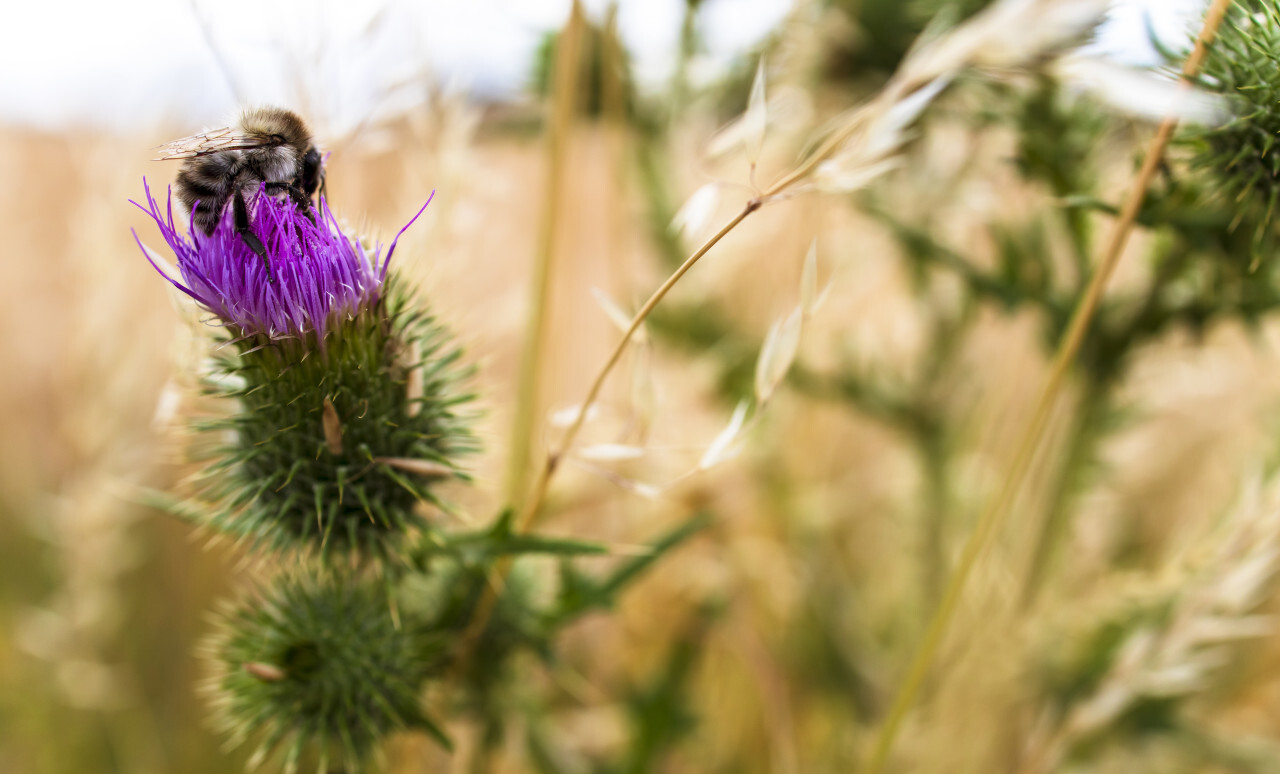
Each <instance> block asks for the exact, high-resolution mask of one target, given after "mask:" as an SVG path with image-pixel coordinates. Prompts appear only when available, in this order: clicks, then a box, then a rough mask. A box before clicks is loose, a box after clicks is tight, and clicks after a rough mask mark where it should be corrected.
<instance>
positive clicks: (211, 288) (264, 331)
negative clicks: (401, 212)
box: [134, 180, 430, 348]
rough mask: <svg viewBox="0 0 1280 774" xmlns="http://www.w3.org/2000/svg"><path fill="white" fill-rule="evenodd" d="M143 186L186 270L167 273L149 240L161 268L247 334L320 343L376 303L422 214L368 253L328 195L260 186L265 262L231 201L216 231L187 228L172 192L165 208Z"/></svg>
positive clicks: (258, 217)
mask: <svg viewBox="0 0 1280 774" xmlns="http://www.w3.org/2000/svg"><path fill="white" fill-rule="evenodd" d="M143 186H144V188H145V189H146V206H143V205H141V204H138V203H137V202H134V204H136V205H137V206H138V207H139V208H140V209H142V211H143V212H145V213H147V215H149V216H150V217H151V218H152V220H154V221H155V222H156V225H157V226H159V228H160V233H161V234H162V235H163V236H164V238H165V241H166V242H168V244H169V247H170V249H172V250H173V252H174V254H175V255H176V256H177V259H178V272H179V273H180V275H181V276H180V277H171V276H169V275H168V274H167V273H165V271H164V269H162V268H161V267H160V266H159V265H158V264H157V263H156V260H155V259H154V258H153V257H152V256H151V254H150V253H148V252H147V251H146V249H145V248H144V249H143V252H144V254H146V255H147V260H148V261H150V262H151V265H152V266H153V267H155V269H156V271H158V272H160V273H161V274H162V275H163V276H164V278H165V279H167V280H169V282H171V283H173V285H174V287H176V288H178V289H179V290H181V291H182V292H183V293H186V294H187V295H188V296H190V297H191V298H193V299H195V301H196V302H197V303H199V304H200V305H201V306H202V307H204V308H205V309H207V310H209V311H210V312H212V313H213V314H214V315H216V316H217V317H218V318H219V319H221V320H222V321H223V322H224V323H226V324H227V325H230V326H233V327H234V328H235V329H237V330H238V331H239V332H240V335H242V336H254V335H258V334H261V335H265V336H266V337H268V338H269V339H282V338H303V339H305V338H308V337H310V336H311V335H314V336H315V340H316V342H317V345H318V346H319V347H322V348H323V347H324V345H325V344H324V342H325V337H326V335H327V334H328V333H330V332H331V331H333V330H334V329H335V328H336V327H337V326H338V325H339V324H340V323H341V322H342V321H343V320H346V319H350V318H352V317H355V316H356V315H358V314H360V313H361V312H362V311H364V310H365V309H367V308H369V307H370V306H372V305H373V304H375V303H377V300H378V298H379V297H380V294H381V291H382V285H383V283H384V281H385V280H386V277H387V266H388V265H389V264H390V262H391V256H392V254H393V253H394V252H395V249H396V241H398V240H399V238H400V234H403V233H404V231H405V229H407V228H408V227H409V225H412V224H413V221H414V220H417V217H418V216H417V215H415V216H414V218H413V220H410V221H409V223H408V224H406V225H405V227H404V228H402V229H401V230H400V233H399V234H396V239H395V240H392V242H391V246H390V247H389V248H388V250H387V254H386V256H385V258H384V257H381V256H380V255H379V253H380V249H379V248H377V247H375V248H374V250H373V254H372V255H370V254H369V253H368V252H366V250H365V248H364V246H363V245H361V244H360V242H359V241H358V240H356V239H353V238H350V237H348V236H346V235H345V234H343V232H342V229H341V228H340V227H339V225H338V222H337V219H336V218H334V216H333V213H332V211H330V209H329V205H328V203H327V202H326V201H325V200H324V199H323V198H321V199H320V206H319V208H318V209H316V210H312V209H310V208H299V207H298V206H296V205H295V204H293V203H292V202H291V201H288V200H287V199H286V200H284V201H281V200H278V199H276V198H275V197H272V196H267V195H265V193H262V192H260V193H259V194H258V195H257V196H255V197H253V199H252V201H251V202H250V203H249V204H248V207H249V215H250V221H251V223H252V229H253V231H254V233H255V235H256V236H257V237H258V238H259V239H260V240H261V241H262V244H263V246H264V247H265V248H266V251H267V255H266V261H265V262H264V260H263V259H262V258H260V257H258V256H257V255H256V254H254V252H253V250H252V249H250V247H249V245H248V244H246V242H245V240H244V238H243V237H242V236H241V235H240V234H238V233H237V232H236V228H235V224H234V222H233V221H234V217H233V213H232V210H233V208H232V207H229V206H228V207H227V208H226V211H225V212H224V213H223V217H222V220H221V221H219V223H218V225H217V227H216V228H215V229H214V231H213V233H212V234H210V235H207V236H206V235H205V234H204V233H202V232H200V231H199V230H198V229H196V228H195V227H194V226H191V227H190V228H189V230H188V232H187V234H186V235H183V234H182V233H181V232H180V230H179V226H178V224H177V223H176V221H175V220H174V215H173V198H172V193H170V195H169V196H168V197H167V201H166V205H165V207H164V210H163V212H162V211H161V207H160V204H159V203H158V202H157V201H156V200H155V198H154V197H153V196H152V195H151V189H150V187H149V186H147V185H146V181H145V180H144V181H143ZM428 203H430V199H428ZM425 207H426V205H423V208H424V209H425ZM418 214H419V215H421V214H422V211H421V210H419V212H418ZM136 236H137V235H136V234H135V238H136ZM139 244H141V243H139ZM268 265H269V267H270V268H268Z"/></svg>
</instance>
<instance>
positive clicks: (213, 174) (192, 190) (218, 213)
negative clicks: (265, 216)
mask: <svg viewBox="0 0 1280 774" xmlns="http://www.w3.org/2000/svg"><path fill="white" fill-rule="evenodd" d="M237 162H238V160H237V159H236V158H235V155H234V151H227V152H223V153H215V154H213V155H211V156H208V157H206V158H205V159H203V160H202V163H201V164H199V165H195V164H189V165H184V166H183V168H182V169H181V170H180V171H179V172H178V177H177V180H176V183H177V190H178V198H179V200H181V201H182V203H183V204H184V205H186V207H187V209H188V210H189V211H190V212H191V220H192V221H193V222H194V223H195V225H196V227H197V228H199V229H200V230H201V231H203V232H204V233H206V234H212V233H213V230H214V228H216V227H217V225H218V220H219V219H220V218H221V217H222V211H223V209H225V208H226V206H227V202H228V201H229V200H230V198H231V194H233V193H235V190H236V186H235V182H234V181H235V173H234V170H235V167H236V166H237V165H238V164H237Z"/></svg>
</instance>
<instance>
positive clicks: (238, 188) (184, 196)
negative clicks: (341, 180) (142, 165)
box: [158, 107, 324, 282]
mask: <svg viewBox="0 0 1280 774" xmlns="http://www.w3.org/2000/svg"><path fill="white" fill-rule="evenodd" d="M170 159H181V160H182V162H183V163H182V169H181V170H179V172H178V177H177V179H176V180H175V188H176V189H177V194H178V200H179V201H181V202H182V203H183V205H184V206H185V207H186V208H187V211H188V212H190V213H191V221H192V222H193V223H194V224H195V225H196V227H197V228H199V229H200V230H201V231H203V232H204V233H206V234H212V233H213V230H214V228H216V227H217V225H218V221H219V220H221V219H222V213H223V211H224V210H225V209H226V207H227V203H228V202H230V203H231V206H232V208H233V212H234V215H233V217H234V221H235V229H236V233H237V234H239V235H240V238H241V239H243V240H244V243H245V244H246V245H247V246H248V247H249V249H250V250H252V251H253V252H254V254H255V255H257V256H258V257H259V258H261V259H262V262H263V263H264V264H265V265H266V267H267V278H268V280H269V281H271V282H274V281H275V279H274V277H272V275H271V264H270V262H268V260H267V248H266V246H265V245H263V243H262V240H261V239H259V238H258V237H257V235H255V234H254V233H253V229H252V227H251V224H250V223H249V208H248V205H247V203H246V201H245V195H246V194H248V195H249V196H253V195H254V194H256V193H257V191H258V189H259V188H265V190H266V192H267V194H268V195H270V196H275V197H280V198H282V197H288V198H289V199H290V200H292V201H293V202H294V204H296V205H297V206H298V209H300V210H305V211H306V212H307V213H308V214H309V215H311V217H312V219H313V220H314V218H315V215H314V212H313V209H314V205H313V204H312V201H311V199H312V197H313V196H315V194H316V192H317V190H319V191H320V193H321V195H323V193H324V166H323V163H322V158H321V156H320V151H319V150H318V149H317V148H316V146H315V142H314V141H313V140H312V138H311V130H310V129H308V128H307V125H306V123H304V122H303V120H302V119H301V118H300V117H298V115H297V114H296V113H294V112H292V111H289V110H285V109H283V108H277V107H260V108H251V109H249V110H246V111H244V113H242V114H241V115H240V118H239V120H238V121H237V123H236V125H235V126H229V127H224V128H221V129H214V130H212V131H208V132H202V133H200V134H194V135H192V136H190V137H184V138H182V139H181V140H174V141H173V142H170V143H166V144H165V145H162V146H160V155H159V157H158V160H170Z"/></svg>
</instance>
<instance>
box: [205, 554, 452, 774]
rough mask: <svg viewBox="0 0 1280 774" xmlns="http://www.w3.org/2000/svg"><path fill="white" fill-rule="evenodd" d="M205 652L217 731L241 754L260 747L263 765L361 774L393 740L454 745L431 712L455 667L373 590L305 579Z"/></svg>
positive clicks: (232, 621)
mask: <svg viewBox="0 0 1280 774" xmlns="http://www.w3.org/2000/svg"><path fill="white" fill-rule="evenodd" d="M220 623H221V625H220V627H219V631H218V633H217V634H216V635H215V636H214V638H213V639H212V640H211V641H210V643H209V647H208V653H209V656H210V657H211V659H212V661H213V664H214V671H215V675H214V677H213V679H212V680H211V682H210V685H209V688H210V689H211V692H212V693H213V695H214V697H215V699H214V704H215V722H216V723H217V725H218V726H220V727H221V729H222V730H223V731H225V732H227V733H228V734H229V736H230V739H231V743H232V744H234V745H239V744H242V743H244V742H246V741H248V740H250V739H251V738H256V739H257V740H258V742H259V744H258V748H257V751H256V752H255V753H254V754H253V757H252V758H251V760H250V767H254V766H257V765H258V764H260V763H261V762H262V761H263V760H265V759H266V758H267V757H268V756H270V755H272V754H273V753H275V752H276V751H278V750H283V755H284V770H285V771H289V772H293V771H296V770H297V768H298V766H299V764H300V763H302V762H303V761H306V762H308V763H312V762H314V763H315V765H317V766H318V770H319V771H320V772H322V774H323V772H328V771H329V770H330V769H329V765H330V762H335V763H339V764H340V765H342V766H344V767H345V769H346V770H347V771H354V770H357V769H358V767H359V766H360V765H361V763H362V762H363V761H364V760H366V759H367V758H368V756H369V754H370V753H372V752H373V750H374V749H375V748H376V747H377V745H378V744H379V743H380V742H381V740H382V739H383V738H384V737H385V736H386V735H387V734H389V733H391V732H393V731H396V730H399V729H406V728H418V729H422V730H425V731H427V732H428V733H431V734H433V735H435V736H436V737H437V738H439V739H441V740H442V741H445V742H446V743H447V740H445V739H444V736H443V734H442V733H441V732H440V730H439V729H438V727H437V726H436V725H435V724H434V723H432V722H431V721H430V720H429V719H428V718H427V717H426V716H425V715H424V714H423V712H422V709H421V705H420V701H421V696H422V691H423V688H424V686H425V684H426V681H427V679H428V678H429V677H430V676H432V675H434V674H438V673H440V672H441V671H442V670H443V668H444V666H445V665H446V663H447V662H446V660H445V655H446V647H445V645H444V642H443V641H442V640H441V638H440V636H439V635H436V634H432V633H431V632H430V631H428V630H427V628H425V627H423V626H421V625H418V624H416V623H415V621H414V619H405V620H403V621H401V620H398V619H397V617H396V616H395V615H394V614H393V610H392V608H391V605H390V604H389V601H388V596H387V591H386V588H385V586H383V585H381V584H380V583H378V582H377V581H376V579H363V580H362V579H357V578H352V577H346V576H340V575H331V576H325V577H321V578H311V577H306V576H304V575H296V576H290V577H285V578H282V579H277V580H276V581H275V584H274V587H273V588H271V589H270V590H268V591H266V592H265V593H263V594H261V595H259V596H258V597H257V598H253V599H246V600H242V601H241V602H239V603H238V604H237V605H235V606H232V607H231V608H230V609H228V610H227V611H226V612H224V614H223V616H222V620H221V622H220Z"/></svg>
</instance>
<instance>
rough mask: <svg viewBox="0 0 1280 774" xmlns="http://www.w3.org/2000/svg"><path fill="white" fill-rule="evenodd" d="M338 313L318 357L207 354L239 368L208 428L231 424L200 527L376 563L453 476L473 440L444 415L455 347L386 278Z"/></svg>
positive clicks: (277, 352) (299, 350) (450, 402)
mask: <svg viewBox="0 0 1280 774" xmlns="http://www.w3.org/2000/svg"><path fill="white" fill-rule="evenodd" d="M387 291H388V292H387V293H386V295H385V296H384V297H383V298H382V299H380V300H379V302H378V303H377V304H376V305H375V306H374V307H372V308H370V309H369V310H367V311H366V313H364V314H361V315H359V316H357V317H355V318H353V319H350V320H347V321H345V322H343V323H342V324H341V325H340V326H339V327H338V328H337V329H336V330H335V331H333V333H332V334H331V335H330V336H329V338H328V342H327V343H328V346H327V347H326V350H325V352H324V353H323V354H320V353H315V352H311V351H309V350H307V349H306V348H305V347H302V346H292V345H290V344H284V345H276V346H269V347H261V346H259V345H258V344H257V343H256V342H255V341H254V340H249V341H244V342H240V343H238V344H237V345H236V347H235V349H234V350H233V351H232V352H230V354H228V355H227V356H225V357H223V358H222V359H221V360H220V367H221V368H222V370H223V371H224V372H225V373H227V374H233V375H235V376H238V377H239V379H238V380H236V381H237V382H238V385H237V389H236V390H234V391H233V392H231V393H224V394H228V395H229V396H230V397H233V398H236V399H238V401H239V404H240V410H239V411H237V412H236V413H235V414H233V415H231V416H229V417H227V418H225V419H222V420H219V421H216V422H213V423H211V424H210V425H209V428H210V429H212V430H217V431H225V430H231V431H233V432H232V433H231V434H230V435H229V437H230V438H232V439H233V440H232V441H231V442H230V443H229V444H228V445H227V446H225V447H224V448H223V449H222V452H223V455H222V459H221V460H220V461H219V462H218V463H216V464H215V465H213V466H212V467H211V468H210V471H209V474H210V475H208V477H207V489H206V491H205V496H206V497H207V498H208V499H210V500H211V501H212V502H213V503H214V504H215V505H217V506H219V507H218V508H217V509H216V510H215V512H214V514H213V516H212V517H211V519H210V520H211V522H212V524H213V525H214V526H215V527H217V528H219V529H220V530H224V531H227V532H230V533H232V534H238V535H245V536H249V537H252V538H254V539H256V540H258V541H260V542H265V543H267V544H269V545H271V546H273V547H275V548H278V549H281V548H288V547H295V546H296V547H301V548H306V547H312V548H319V549H320V550H321V551H322V552H329V551H340V552H347V553H352V554H361V555H370V556H375V557H379V558H384V559H385V558H387V557H388V556H390V555H393V554H394V552H395V549H396V547H397V546H398V545H399V543H400V541H401V539H402V538H403V537H404V535H405V534H406V533H407V532H409V531H411V530H412V529H414V528H418V527H421V526H423V524H424V522H423V517H422V515H421V513H420V512H419V511H418V510H417V508H416V505H417V504H418V502H419V501H420V500H427V501H430V502H435V501H436V498H435V495H434V494H433V493H432V489H431V487H432V486H433V484H434V483H436V482H438V481H439V480H442V479H444V478H448V477H451V476H461V475H462V474H461V472H460V471H459V470H458V468H457V463H456V460H457V458H458V456H459V455H461V454H464V453H466V452H469V451H471V450H472V448H473V442H472V439H471V436H470V434H469V433H468V432H467V429H466V426H465V423H464V421H463V418H462V417H460V416H459V415H458V414H457V413H456V409H457V407H458V405H459V404H460V403H463V402H465V401H466V400H468V399H469V396H467V395H464V394H462V393H460V392H459V390H458V386H457V385H458V381H459V377H460V376H461V373H460V369H459V368H458V366H457V361H458V357H459V353H458V351H457V350H455V349H450V348H449V344H448V337H447V334H446V333H445V332H444V330H443V329H442V328H441V327H440V326H439V325H438V324H436V323H435V321H434V320H433V319H431V318H430V317H428V316H426V315H424V314H422V313H421V312H418V311H416V310H414V309H412V308H411V307H410V306H409V303H408V300H407V298H406V296H405V295H404V294H403V293H400V292H398V291H397V289H396V288H394V287H391V288H388V289H387Z"/></svg>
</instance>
